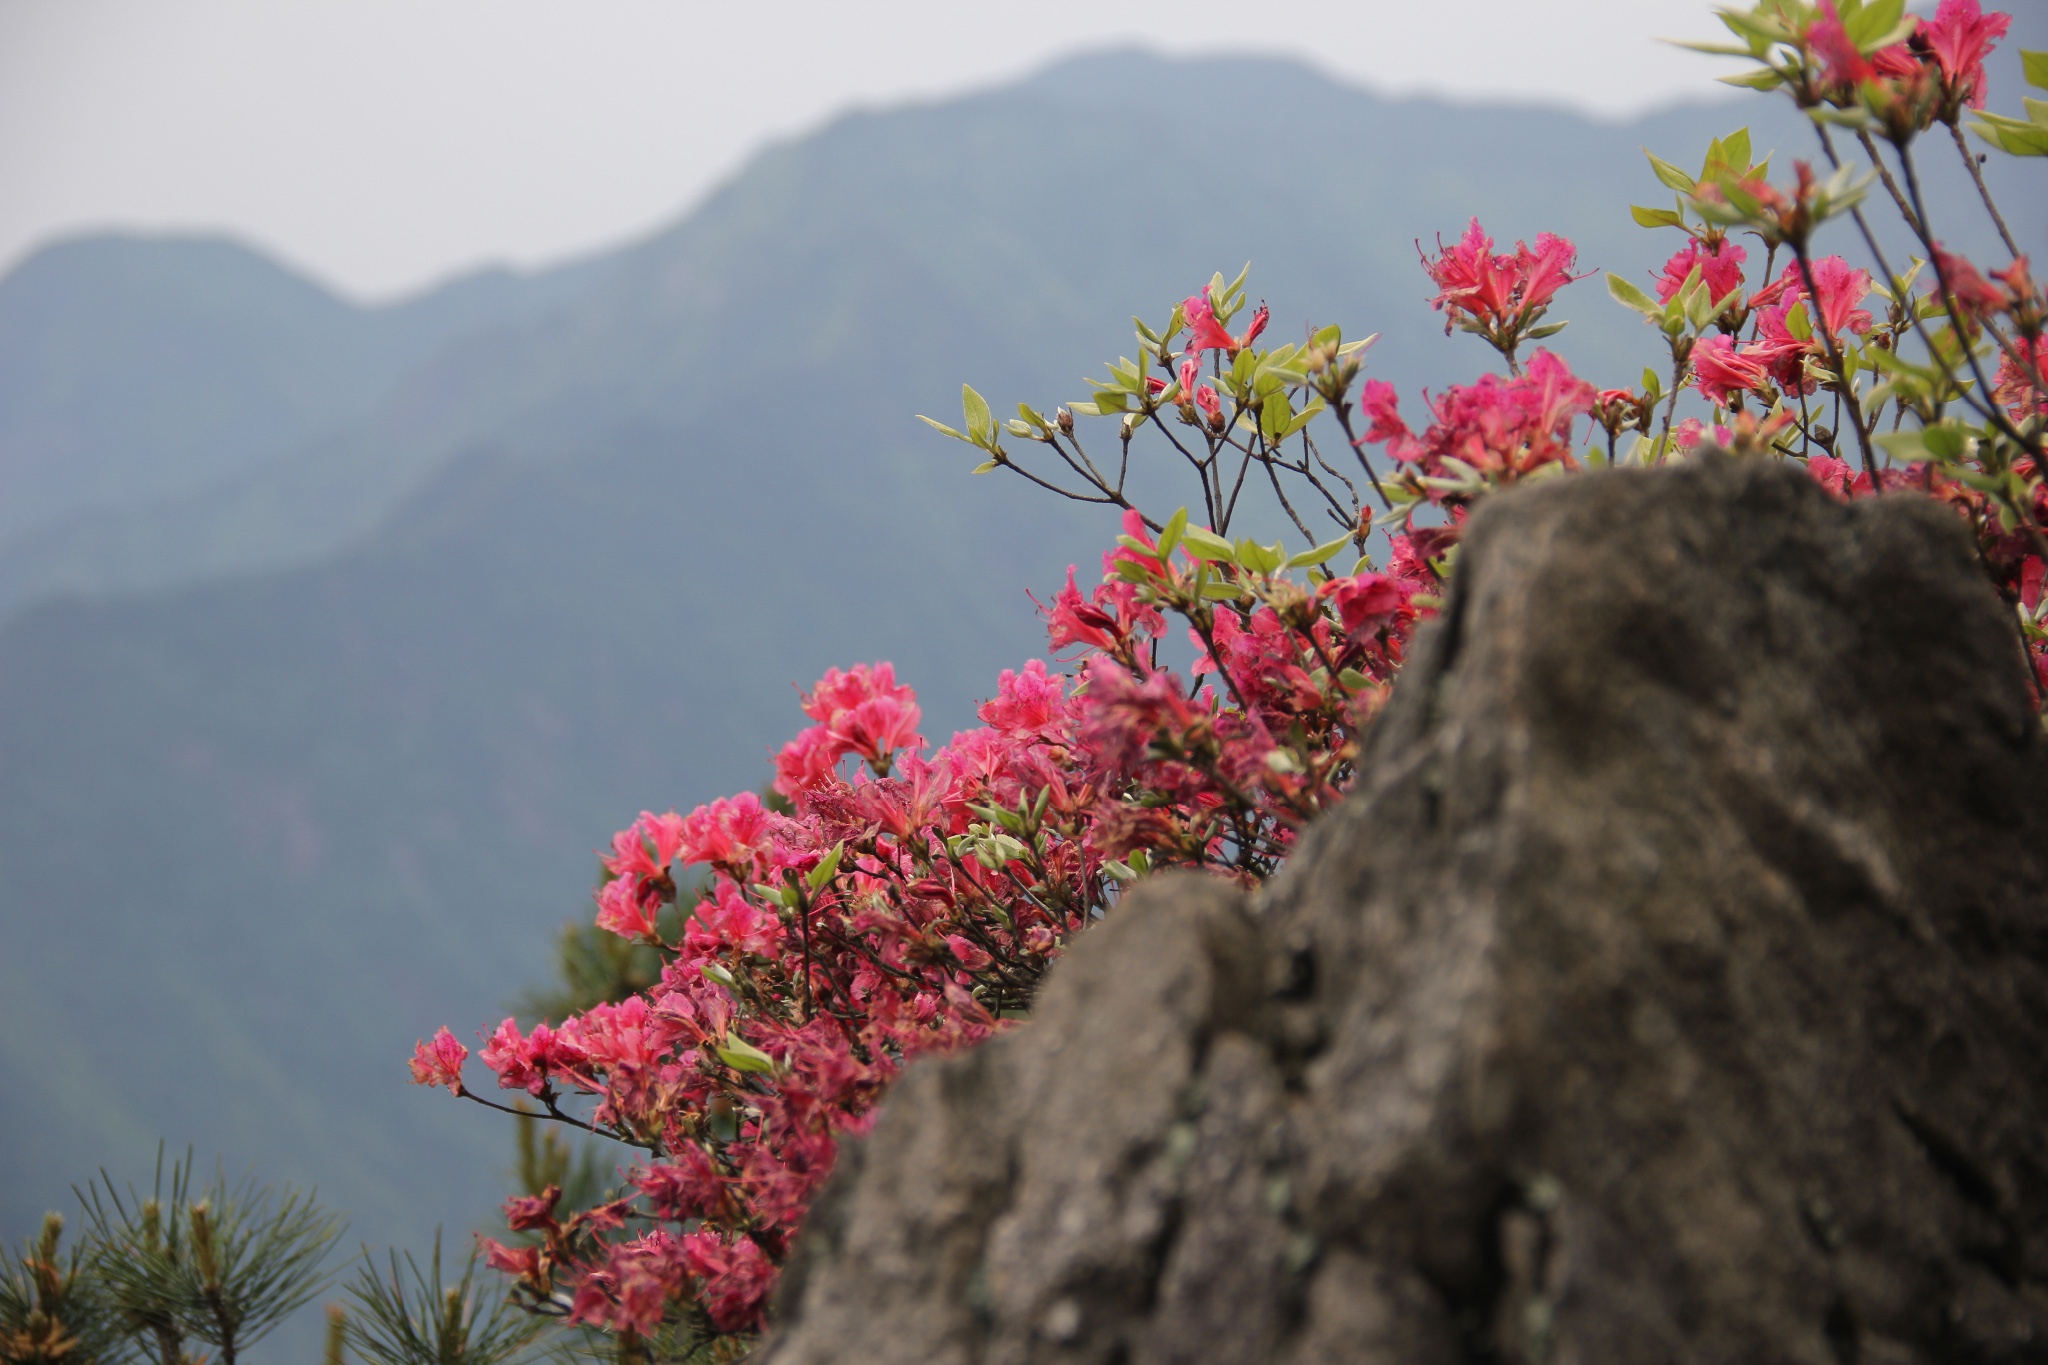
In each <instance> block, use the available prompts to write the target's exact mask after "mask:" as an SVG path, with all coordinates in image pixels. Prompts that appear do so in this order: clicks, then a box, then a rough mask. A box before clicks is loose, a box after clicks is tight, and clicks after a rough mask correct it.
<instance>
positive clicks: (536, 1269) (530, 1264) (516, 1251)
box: [478, 1237, 541, 1280]
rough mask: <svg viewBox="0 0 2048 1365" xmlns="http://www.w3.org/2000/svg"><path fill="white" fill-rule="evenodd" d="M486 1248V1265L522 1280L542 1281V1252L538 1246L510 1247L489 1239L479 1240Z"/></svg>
mask: <svg viewBox="0 0 2048 1365" xmlns="http://www.w3.org/2000/svg"><path fill="white" fill-rule="evenodd" d="M478 1240H479V1241H481V1242H482V1243H483V1248H484V1264H485V1265H488V1266H489V1267H490V1268H491V1269H493V1270H496V1271H501V1272H503V1273H504V1274H507V1275H511V1276H513V1277H515V1278H517V1279H522V1280H538V1279H540V1252H541V1249H540V1248H539V1247H538V1246H525V1247H508V1246H506V1245H505V1244H504V1243H503V1242H494V1241H492V1240H491V1239H490V1238H488V1237H483V1238H479V1239H478Z"/></svg>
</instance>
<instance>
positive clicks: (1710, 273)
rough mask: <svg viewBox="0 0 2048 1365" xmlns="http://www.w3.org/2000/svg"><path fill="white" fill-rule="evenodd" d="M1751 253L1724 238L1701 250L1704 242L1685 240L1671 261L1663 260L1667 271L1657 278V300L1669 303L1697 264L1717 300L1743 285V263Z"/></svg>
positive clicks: (1708, 288)
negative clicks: (1710, 247)
mask: <svg viewBox="0 0 2048 1365" xmlns="http://www.w3.org/2000/svg"><path fill="white" fill-rule="evenodd" d="M1748 258H1749V253H1748V252H1746V251H1744V250H1743V249H1742V248H1741V247H1739V246H1737V245H1736V244H1735V243H1733V242H1731V241H1729V240H1728V239H1727V238H1726V237H1723V238H1722V239H1721V240H1720V241H1719V242H1717V243H1715V244H1714V247H1713V248H1712V249H1711V250H1702V244H1701V243H1699V242H1697V241H1693V242H1688V243H1686V245H1685V247H1684V249H1683V250H1681V251H1679V252H1678V253H1677V254H1676V255H1674V256H1673V257H1672V258H1671V259H1670V260H1668V261H1666V262H1664V273H1663V274H1662V275H1661V276H1659V277H1658V279H1657V301H1658V302H1659V303H1669V302H1671V300H1672V299H1674V298H1676V297H1677V296H1678V291H1679V290H1681V289H1683V288H1684V287H1685V282H1686V280H1687V279H1688V278H1690V277H1691V275H1692V270H1693V267H1694V266H1698V267H1699V268H1700V277H1701V278H1702V279H1703V280H1705V281H1706V285H1707V292H1708V293H1709V294H1711V295H1713V297H1714V299H1715V300H1716V301H1717V302H1718V301H1719V300H1721V299H1724V298H1726V297H1728V295H1729V294H1731V293H1733V292H1734V291H1735V290H1737V289H1740V288H1741V287H1742V263H1743V261H1745V260H1747V259H1748Z"/></svg>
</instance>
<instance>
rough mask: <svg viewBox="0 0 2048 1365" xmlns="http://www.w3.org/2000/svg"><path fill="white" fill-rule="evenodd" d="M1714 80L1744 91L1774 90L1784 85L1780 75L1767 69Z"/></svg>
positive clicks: (1719, 77)
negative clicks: (1736, 86)
mask: <svg viewBox="0 0 2048 1365" xmlns="http://www.w3.org/2000/svg"><path fill="white" fill-rule="evenodd" d="M1715 79H1716V80H1718V81H1720V82H1721V84H1723V85H1738V86H1741V87H1742V88H1743V89H1745V90H1776V89H1777V88H1778V87H1779V86H1781V85H1783V84H1784V83H1785V78H1784V77H1783V76H1782V75H1780V74H1779V73H1778V72H1776V71H1773V70H1771V69H1770V68H1768V67H1766V68H1765V69H1764V70H1762V71H1751V72H1748V73H1746V74H1744V75H1740V76H1717V77H1715Z"/></svg>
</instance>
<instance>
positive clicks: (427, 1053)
mask: <svg viewBox="0 0 2048 1365" xmlns="http://www.w3.org/2000/svg"><path fill="white" fill-rule="evenodd" d="M468 1060H469V1049H468V1048H466V1047H464V1046H463V1045H462V1044H461V1043H459V1042H457V1041H456V1039H455V1035H454V1034H452V1033H450V1032H449V1031H448V1030H447V1028H446V1027H445V1026H444V1027H443V1028H442V1029H441V1031H440V1032H439V1033H436V1034H435V1035H434V1041H433V1042H431V1043H428V1042H421V1043H419V1044H417V1045H415V1046H414V1048H413V1050H412V1063H411V1065H412V1083H413V1084H414V1085H445V1086H447V1087H448V1093H449V1094H451V1095H460V1094H461V1093H462V1064H463V1063H464V1062H465V1061H468Z"/></svg>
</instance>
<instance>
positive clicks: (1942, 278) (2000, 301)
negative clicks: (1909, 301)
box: [1927, 242, 2007, 321]
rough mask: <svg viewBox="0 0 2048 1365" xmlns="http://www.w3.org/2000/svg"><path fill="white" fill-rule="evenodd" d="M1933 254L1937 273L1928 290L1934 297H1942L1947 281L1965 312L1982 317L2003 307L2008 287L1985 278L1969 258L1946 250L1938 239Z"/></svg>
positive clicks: (1957, 303)
mask: <svg viewBox="0 0 2048 1365" xmlns="http://www.w3.org/2000/svg"><path fill="white" fill-rule="evenodd" d="M1932 255H1933V257H1934V265H1935V277H1934V279H1932V280H1930V281H1928V284H1927V292H1928V293H1929V294H1930V295H1932V296H1933V297H1934V298H1935V299H1937V300H1939V299H1940V298H1941V287H1942V285H1943V284H1946V285H1947V286H1948V289H1949V292H1950V293H1951V294H1953V295H1955V299H1956V307H1958V308H1960V309H1961V310H1962V311H1963V313H1964V314H1965V315H1966V316H1969V317H1973V318H1976V319H1978V320H1980V321H1981V320H1983V319H1984V318H1986V317H1988V316H1990V315H1991V314H1993V313H1997V312H1999V311H2001V310H2002V309H2004V307H2005V306H2006V302H2007V299H2006V294H2005V291H2004V290H2002V289H2000V288H1998V287H1997V286H1996V285H1994V284H1992V283H1991V281H1989V280H1987V279H1985V278H1984V276H1983V275H1982V274H1981V273H1980V272H1979V271H1978V269H1977V267H1976V266H1974V265H1972V264H1971V263H1970V261H1969V260H1968V259H1967V258H1965V257H1962V256H1957V255H1955V254H1954V253H1952V252H1949V251H1945V250H1943V249H1942V246H1941V244H1940V243H1939V242H1937V243H1935V245H1934V250H1933V252H1932ZM1944 306H1945V305H1944Z"/></svg>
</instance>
